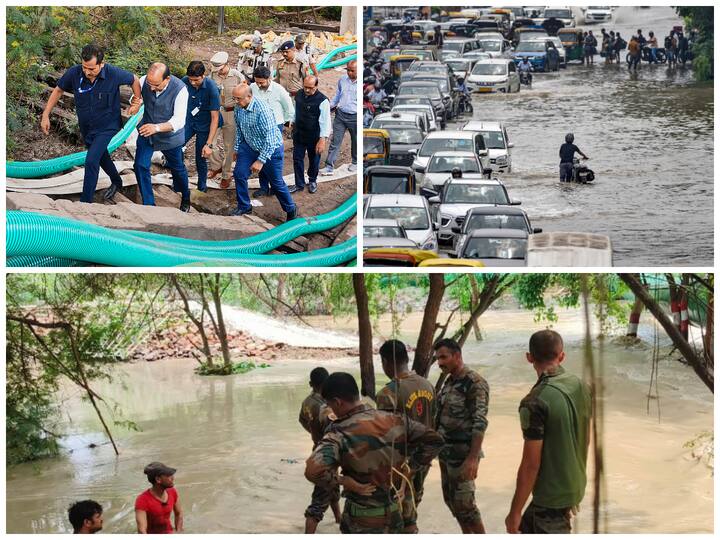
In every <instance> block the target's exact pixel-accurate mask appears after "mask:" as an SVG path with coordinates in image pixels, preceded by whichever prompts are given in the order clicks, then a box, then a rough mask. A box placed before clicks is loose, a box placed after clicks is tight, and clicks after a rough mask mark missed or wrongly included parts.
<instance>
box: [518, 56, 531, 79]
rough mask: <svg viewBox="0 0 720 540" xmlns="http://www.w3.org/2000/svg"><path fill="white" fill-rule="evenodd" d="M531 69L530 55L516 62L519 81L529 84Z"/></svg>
mask: <svg viewBox="0 0 720 540" xmlns="http://www.w3.org/2000/svg"><path fill="white" fill-rule="evenodd" d="M532 71H533V67H532V64H531V63H530V57H528V56H525V57H523V59H522V61H521V62H520V63H519V64H518V73H519V74H520V82H521V83H522V84H527V85H528V86H530V85H531V84H532Z"/></svg>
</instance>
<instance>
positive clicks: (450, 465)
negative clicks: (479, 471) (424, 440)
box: [439, 443, 480, 524]
mask: <svg viewBox="0 0 720 540" xmlns="http://www.w3.org/2000/svg"><path fill="white" fill-rule="evenodd" d="M469 452H470V443H446V444H445V446H443V449H442V451H441V452H440V456H439V459H440V478H441V481H442V491H443V499H444V500H445V504H447V506H448V508H449V509H450V512H452V515H453V516H454V517H455V519H456V520H457V521H458V523H468V524H470V523H477V522H478V521H480V510H478V507H477V505H476V504H475V481H474V480H462V479H461V478H460V467H461V466H462V464H463V461H465V458H466V457H467V455H468V453H469Z"/></svg>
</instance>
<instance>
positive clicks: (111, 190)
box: [103, 184, 122, 201]
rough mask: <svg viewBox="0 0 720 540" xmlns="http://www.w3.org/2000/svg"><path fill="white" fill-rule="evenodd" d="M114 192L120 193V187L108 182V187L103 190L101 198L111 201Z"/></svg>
mask: <svg viewBox="0 0 720 540" xmlns="http://www.w3.org/2000/svg"><path fill="white" fill-rule="evenodd" d="M116 193H122V188H121V187H118V186H116V185H115V184H110V187H109V188H108V189H107V191H106V192H105V195H104V196H103V198H104V199H105V200H106V201H112V200H113V197H114V196H115V194H116Z"/></svg>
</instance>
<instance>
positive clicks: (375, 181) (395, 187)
mask: <svg viewBox="0 0 720 540" xmlns="http://www.w3.org/2000/svg"><path fill="white" fill-rule="evenodd" d="M415 188H416V186H415V173H414V172H413V170H412V168H410V167H401V166H399V165H375V166H373V167H365V172H364V174H363V193H364V194H366V195H369V194H378V193H407V194H409V195H414V194H415Z"/></svg>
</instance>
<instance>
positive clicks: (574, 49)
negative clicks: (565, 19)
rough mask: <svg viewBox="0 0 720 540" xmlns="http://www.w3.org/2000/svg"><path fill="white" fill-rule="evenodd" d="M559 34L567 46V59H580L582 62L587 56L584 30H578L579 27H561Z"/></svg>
mask: <svg viewBox="0 0 720 540" xmlns="http://www.w3.org/2000/svg"><path fill="white" fill-rule="evenodd" d="M557 36H558V37H559V38H560V41H561V42H562V44H563V47H564V48H565V57H566V58H567V61H568V62H571V61H573V60H580V62H581V63H582V61H583V58H584V56H585V54H584V49H583V35H582V30H580V31H578V29H577V28H561V29H560V30H558V33H557Z"/></svg>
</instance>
